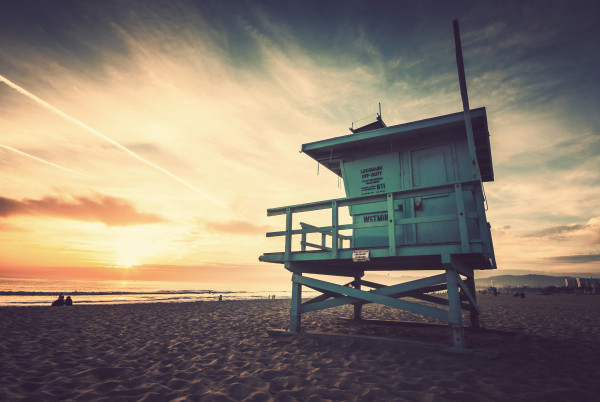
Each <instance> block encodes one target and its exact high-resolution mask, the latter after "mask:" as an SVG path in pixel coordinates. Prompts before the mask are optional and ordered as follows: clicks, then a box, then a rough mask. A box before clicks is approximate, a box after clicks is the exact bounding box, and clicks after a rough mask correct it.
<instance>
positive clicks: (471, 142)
mask: <svg viewBox="0 0 600 402" xmlns="http://www.w3.org/2000/svg"><path fill="white" fill-rule="evenodd" d="M452 25H453V26H454V45H455V47H456V67H457V69H458V83H459V84H460V96H461V98H462V103H463V109H464V113H465V126H466V127H467V144H468V146H469V156H470V158H471V170H472V172H473V178H474V179H478V180H481V174H480V172H479V164H478V163H477V154H476V152H475V139H474V135H473V124H472V123H471V109H470V108H469V95H468V94H467V81H466V79H465V65H464V63H463V56H462V46H461V44H460V32H459V30H458V20H454V21H452Z"/></svg>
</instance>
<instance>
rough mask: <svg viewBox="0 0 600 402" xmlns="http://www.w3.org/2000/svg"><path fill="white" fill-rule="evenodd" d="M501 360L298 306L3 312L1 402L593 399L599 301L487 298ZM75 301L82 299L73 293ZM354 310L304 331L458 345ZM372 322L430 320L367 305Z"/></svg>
mask: <svg viewBox="0 0 600 402" xmlns="http://www.w3.org/2000/svg"><path fill="white" fill-rule="evenodd" d="M479 300H480V304H481V308H482V317H481V318H482V321H483V322H484V323H485V325H486V329H485V330H482V331H477V332H475V331H470V330H467V331H466V336H467V340H468V342H469V346H471V347H474V348H477V349H494V350H497V351H498V352H499V356H498V357H497V358H496V359H488V358H485V357H481V356H478V355H457V354H451V353H447V352H442V351H439V350H434V349H427V348H421V347H416V346H413V345H410V344H398V345H388V344H379V343H375V342H364V341H357V340H347V339H346V340H341V341H323V340H319V339H314V338H311V337H307V336H297V337H291V338H282V339H280V338H273V337H270V336H269V335H268V334H267V333H266V331H265V329H267V328H285V327H286V325H287V319H288V316H287V314H288V308H289V300H256V301H227V300H226V301H223V302H221V303H219V302H196V303H177V304H166V303H165V304H162V303H154V304H136V305H109V306H81V305H80V306H77V305H75V306H74V307H20V308H14V307H4V308H0V399H1V400H20V399H30V400H35V401H39V400H66V399H73V400H103V399H104V400H110V401H117V400H160V401H163V400H201V401H202V400H217V401H229V400H234V401H239V400H250V401H267V400H279V401H292V400H305V401H319V400H344V401H346V400H348V401H354V400H365V401H375V400H410V401H445V400H451V401H486V400H494V401H498V400H510V401H515V400H516V401H520V400H523V401H532V400H536V401H537V400H549V401H562V400H580V401H584V400H596V399H597V395H598V394H599V392H600V368H599V367H598V364H599V363H600V343H599V340H600V337H599V336H600V325H599V317H600V314H599V313H600V296H575V295H560V296H557V295H554V296H542V295H533V294H531V295H529V294H528V295H527V297H526V298H525V299H521V298H515V297H512V296H506V295H500V296H497V297H494V296H492V295H479ZM75 302H76V301H75ZM350 314H351V308H350V307H349V306H345V307H342V308H337V309H332V310H328V311H323V312H313V313H308V314H306V315H305V317H304V318H303V326H304V328H305V329H307V330H317V331H337V332H343V333H347V334H348V333H358V334H370V335H378V336H401V337H403V338H411V339H416V340H420V341H428V342H438V343H440V342H441V343H448V341H449V339H450V337H449V333H448V328H447V327H442V326H431V327H426V328H423V327H421V326H418V325H372V324H364V325H348V324H349V323H348V322H347V321H343V320H339V319H338V318H339V317H342V318H348V317H350ZM364 318H370V319H386V320H388V319H396V320H403V321H412V322H426V321H427V320H425V319H423V318H420V317H418V316H414V315H411V314H407V313H403V312H398V311H395V310H393V309H389V308H385V307H381V306H375V305H367V306H365V307H364Z"/></svg>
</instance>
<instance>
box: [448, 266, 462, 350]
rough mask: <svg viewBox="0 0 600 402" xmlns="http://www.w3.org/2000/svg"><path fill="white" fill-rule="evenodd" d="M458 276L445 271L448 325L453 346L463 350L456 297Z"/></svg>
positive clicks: (460, 317) (450, 271)
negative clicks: (450, 328) (450, 329)
mask: <svg viewBox="0 0 600 402" xmlns="http://www.w3.org/2000/svg"><path fill="white" fill-rule="evenodd" d="M457 277H458V274H457V273H456V271H454V270H451V269H449V270H447V271H446V283H447V284H448V307H449V311H448V323H449V324H450V326H451V327H452V339H453V341H454V346H455V347H457V348H463V347H464V342H465V334H464V329H463V324H462V310H461V306H460V298H459V297H458V282H457V279H456V278H457Z"/></svg>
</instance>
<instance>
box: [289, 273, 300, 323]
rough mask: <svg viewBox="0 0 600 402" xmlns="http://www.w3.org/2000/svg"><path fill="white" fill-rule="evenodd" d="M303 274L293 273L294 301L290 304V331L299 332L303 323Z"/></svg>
mask: <svg viewBox="0 0 600 402" xmlns="http://www.w3.org/2000/svg"><path fill="white" fill-rule="evenodd" d="M301 277H302V276H301V274H293V275H292V301H291V306H290V332H299V331H300V329H301V323H302V284H301V283H299V282H298V280H297V279H298V278H301Z"/></svg>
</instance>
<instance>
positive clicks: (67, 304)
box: [65, 296, 73, 306]
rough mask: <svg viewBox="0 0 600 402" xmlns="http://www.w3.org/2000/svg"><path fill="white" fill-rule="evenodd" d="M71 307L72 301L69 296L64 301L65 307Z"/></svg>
mask: <svg viewBox="0 0 600 402" xmlns="http://www.w3.org/2000/svg"><path fill="white" fill-rule="evenodd" d="M72 305H73V299H71V296H67V298H66V299H65V306H72Z"/></svg>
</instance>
